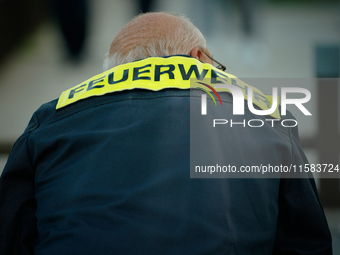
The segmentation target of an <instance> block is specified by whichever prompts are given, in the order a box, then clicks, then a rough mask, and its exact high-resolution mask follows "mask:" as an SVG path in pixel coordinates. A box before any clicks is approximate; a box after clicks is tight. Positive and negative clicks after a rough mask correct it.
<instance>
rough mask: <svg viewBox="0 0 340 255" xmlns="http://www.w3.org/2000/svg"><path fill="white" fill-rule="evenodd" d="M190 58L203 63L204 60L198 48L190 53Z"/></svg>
mask: <svg viewBox="0 0 340 255" xmlns="http://www.w3.org/2000/svg"><path fill="white" fill-rule="evenodd" d="M190 56H192V57H194V58H197V59H198V60H201V61H203V60H204V59H203V58H204V53H203V52H202V50H201V49H200V48H199V47H195V48H193V49H192V50H191V51H190Z"/></svg>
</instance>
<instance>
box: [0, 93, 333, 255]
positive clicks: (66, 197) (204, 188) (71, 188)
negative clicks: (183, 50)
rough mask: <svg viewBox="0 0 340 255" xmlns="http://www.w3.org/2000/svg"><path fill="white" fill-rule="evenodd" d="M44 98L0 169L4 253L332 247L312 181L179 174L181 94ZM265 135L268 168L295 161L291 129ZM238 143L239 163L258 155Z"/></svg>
mask: <svg viewBox="0 0 340 255" xmlns="http://www.w3.org/2000/svg"><path fill="white" fill-rule="evenodd" d="M196 99H197V104H199V102H200V98H199V97H197V98H196ZM55 105H56V101H52V102H50V103H48V104H45V105H43V106H42V107H41V108H40V109H39V110H38V111H37V112H36V113H35V114H34V116H33V118H32V120H31V122H30V124H29V125H28V127H27V129H26V131H25V133H24V134H23V135H22V136H21V137H20V138H19V139H18V141H17V143H16V144H15V146H14V148H13V150H12V152H11V155H10V157H9V160H8V163H7V165H6V167H5V169H4V172H3V175H2V176H1V181H0V196H1V197H0V217H1V218H0V224H1V225H0V226H1V228H0V242H1V243H0V250H1V251H3V250H4V251H5V254H33V249H35V254H39V255H42V254H48V255H51V254H58V255H59V254H72V255H73V254H241V255H244V254H258V255H265V254H331V253H332V252H331V237H330V233H329V229H328V226H327V222H326V220H325V216H324V213H323V209H322V207H321V205H320V202H319V199H318V195H317V192H316V188H315V183H314V180H313V179H190V171H189V166H190V92H189V91H188V90H176V89H167V90H163V91H159V92H151V91H144V90H133V91H127V92H119V93H112V94H108V95H105V96H101V97H93V98H90V99H86V100H82V101H79V102H77V103H75V104H73V105H70V106H68V107H65V108H63V109H60V110H58V111H55ZM266 130H267V129H263V133H262V134H261V133H259V135H261V141H262V143H263V144H262V145H263V146H266V147H267V148H271V149H272V150H274V151H276V153H277V154H278V155H281V156H282V157H278V158H277V161H280V162H277V163H278V164H280V163H282V161H289V160H290V161H292V162H290V163H296V164H300V163H304V162H306V158H305V156H304V154H303V152H302V149H301V146H300V144H299V139H298V136H297V131H296V130H295V129H294V130H291V129H284V130H280V129H277V128H275V129H274V130H273V131H271V132H266ZM248 140H249V137H247V136H245V137H235V140H234V142H233V143H231V144H229V145H228V146H229V147H231V146H238V147H242V146H244V147H243V149H242V151H243V152H244V155H242V158H243V160H244V161H245V162H244V164H245V165H247V164H248V165H251V159H252V158H256V157H257V156H261V157H263V155H262V153H261V144H260V145H257V146H258V147H256V148H255V147H254V146H248V147H246V145H247V141H248ZM220 149H221V150H222V151H223V150H227V148H223V147H221V148H220ZM287 154H288V155H287ZM225 155H226V157H227V158H228V159H230V160H231V161H232V160H233V158H235V157H238V155H233V154H231V153H230V150H228V153H226V154H225ZM283 163H285V164H288V163H289V162H283Z"/></svg>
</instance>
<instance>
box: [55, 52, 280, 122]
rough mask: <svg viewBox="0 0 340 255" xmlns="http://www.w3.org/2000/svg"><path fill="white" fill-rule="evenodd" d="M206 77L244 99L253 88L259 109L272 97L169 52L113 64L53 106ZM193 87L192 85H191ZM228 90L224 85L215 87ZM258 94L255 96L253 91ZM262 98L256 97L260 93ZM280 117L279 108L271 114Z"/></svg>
mask: <svg viewBox="0 0 340 255" xmlns="http://www.w3.org/2000/svg"><path fill="white" fill-rule="evenodd" d="M193 79H195V80H200V81H201V80H203V79H205V80H204V81H206V80H207V79H208V80H209V81H210V82H209V84H210V86H212V87H214V84H216V85H221V84H222V83H224V84H232V85H236V86H238V87H239V88H241V89H242V92H243V94H244V98H245V100H247V99H248V97H247V93H246V89H247V88H249V87H250V88H252V90H253V104H255V105H257V106H258V107H260V109H263V110H267V109H268V105H271V103H272V97H271V96H268V95H265V94H263V93H262V92H261V91H260V90H259V89H257V88H255V87H252V86H250V85H248V84H246V83H244V82H242V81H241V80H239V79H237V77H236V76H234V75H232V74H228V73H225V72H222V71H220V70H218V69H217V68H215V67H213V66H212V65H210V64H208V63H202V62H200V61H199V60H197V59H195V58H192V57H185V56H170V57H150V58H145V59H142V60H139V61H135V62H131V63H127V64H124V65H119V66H116V67H114V68H112V69H110V70H108V71H105V72H103V73H101V74H98V75H95V76H93V77H92V78H90V79H88V80H86V81H84V82H82V83H80V84H79V85H77V86H75V87H73V88H70V89H68V90H66V91H64V92H63V93H62V94H61V95H60V97H59V100H58V104H57V107H56V109H60V108H63V107H65V106H68V105H70V104H72V103H75V102H77V101H79V100H82V99H85V98H89V97H93V96H102V95H105V94H107V93H113V92H118V91H123V90H132V89H146V90H153V91H159V90H162V89H167V88H177V89H190V85H192V84H191V82H192V80H193ZM191 87H192V86H191ZM218 91H227V92H230V91H229V90H227V89H218ZM255 94H257V96H256V97H255V96H254V95H255ZM258 95H260V98H261V100H259V99H258V98H259V96H258ZM271 116H273V117H274V118H277V119H280V114H279V111H278V108H277V109H276V110H275V112H274V113H272V114H271Z"/></svg>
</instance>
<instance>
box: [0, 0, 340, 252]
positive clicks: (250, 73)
mask: <svg viewBox="0 0 340 255" xmlns="http://www.w3.org/2000/svg"><path fill="white" fill-rule="evenodd" d="M147 11H167V12H176V13H183V14H185V15H186V16H188V17H189V18H190V19H191V20H192V21H193V23H194V24H195V25H196V26H197V27H198V28H199V29H200V30H201V31H202V33H203V34H204V35H205V37H206V39H207V43H208V47H209V49H210V51H211V52H212V54H213V56H214V58H215V59H216V60H218V61H220V62H222V63H223V64H224V65H226V66H227V70H226V71H227V72H229V73H232V74H234V75H236V76H238V77H239V78H241V79H247V78H251V79H252V81H253V83H255V84H252V85H254V86H257V87H259V88H260V89H262V90H264V92H265V93H271V90H270V87H268V85H265V84H272V86H276V87H280V86H295V87H305V88H307V89H308V90H310V91H311V93H312V100H311V101H310V102H309V103H308V107H307V108H308V109H309V110H310V111H311V112H312V114H313V117H312V118H310V117H309V118H307V117H305V116H303V115H302V116H301V114H300V112H299V110H297V109H294V108H292V109H291V111H292V112H293V114H294V115H296V117H297V119H298V121H299V131H300V137H301V141H302V144H303V147H304V149H305V152H306V154H307V157H308V158H309V160H310V162H311V163H332V164H339V157H340V148H339V141H340V139H339V130H340V128H339V127H340V117H339V115H340V114H339V112H340V104H339V99H340V90H339V83H338V79H337V78H339V72H340V69H339V59H340V50H339V47H340V1H339V0H172V1H168V0H142V1H137V0H124V1H120V0H96V1H94V0H68V1H66V0H49V1H43V0H0V34H1V36H2V38H1V40H0V172H1V171H2V169H3V167H4V165H5V163H6V159H7V156H8V154H9V151H10V149H11V147H12V145H13V143H14V141H15V140H16V139H17V138H18V136H20V134H21V133H22V132H23V131H24V129H25V127H26V125H27V123H28V121H29V119H30V118H31V116H32V114H33V112H34V111H35V110H36V109H37V108H38V107H39V106H40V105H41V104H43V103H45V102H47V101H50V100H53V99H55V98H57V97H59V95H60V93H61V92H62V91H64V90H66V89H68V88H70V87H73V86H75V85H77V84H79V83H80V82H82V81H84V80H86V79H87V78H90V77H91V76H93V75H95V74H97V73H99V72H101V71H102V63H103V60H104V55H105V53H106V52H107V50H108V48H109V46H110V43H111V41H112V39H113V38H114V36H115V35H116V33H117V32H118V31H119V30H120V29H121V28H122V27H123V26H124V25H125V24H126V23H127V22H129V21H130V20H131V18H133V17H134V16H135V15H137V14H139V13H140V12H147ZM315 78H328V79H322V80H320V79H318V80H317V79H315ZM330 78H333V79H330ZM337 176H339V174H337ZM316 177H317V176H316ZM317 183H318V189H319V192H320V197H321V200H322V203H323V204H324V207H325V211H326V216H327V218H328V221H329V224H330V227H331V231H332V234H333V239H334V254H340V185H339V178H333V179H321V178H320V179H317Z"/></svg>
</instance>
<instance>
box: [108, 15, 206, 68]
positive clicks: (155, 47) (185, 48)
mask: <svg viewBox="0 0 340 255" xmlns="http://www.w3.org/2000/svg"><path fill="white" fill-rule="evenodd" d="M175 16H176V17H177V18H178V19H179V22H178V28H176V30H175V32H174V34H171V33H165V35H164V36H160V38H158V39H157V40H155V41H151V40H150V41H148V42H145V44H140V45H136V46H135V47H134V48H133V49H132V50H130V51H129V52H128V54H124V53H123V52H121V51H116V52H114V53H113V54H110V53H109V51H108V52H107V53H106V54H105V60H104V63H103V68H104V71H106V70H109V69H111V68H113V67H115V66H118V65H122V64H125V63H129V62H133V61H136V60H138V59H143V58H147V57H160V56H170V55H177V54H183V55H188V54H190V51H191V50H192V49H193V48H194V47H200V48H202V49H206V40H205V38H204V36H203V35H202V33H201V32H200V30H199V29H198V28H197V27H195V25H194V24H193V23H192V22H191V21H190V19H188V18H187V17H185V16H178V15H175Z"/></svg>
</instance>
